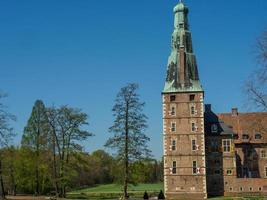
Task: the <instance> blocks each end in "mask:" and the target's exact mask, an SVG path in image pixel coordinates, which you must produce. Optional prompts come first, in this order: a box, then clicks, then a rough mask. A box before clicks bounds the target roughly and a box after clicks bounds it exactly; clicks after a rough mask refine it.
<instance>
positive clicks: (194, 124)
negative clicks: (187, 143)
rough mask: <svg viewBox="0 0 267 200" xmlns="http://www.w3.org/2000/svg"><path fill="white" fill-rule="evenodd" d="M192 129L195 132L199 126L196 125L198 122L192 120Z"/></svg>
mask: <svg viewBox="0 0 267 200" xmlns="http://www.w3.org/2000/svg"><path fill="white" fill-rule="evenodd" d="M191 130H192V132H195V131H196V130H197V127H196V123H195V122H192V124H191Z"/></svg>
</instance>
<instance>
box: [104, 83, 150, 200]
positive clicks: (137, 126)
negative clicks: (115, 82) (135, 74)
mask: <svg viewBox="0 0 267 200" xmlns="http://www.w3.org/2000/svg"><path fill="white" fill-rule="evenodd" d="M137 89H138V85H137V84H133V83H132V84H128V85H127V86H126V87H123V88H121V90H120V92H119V93H118V95H117V98H116V100H115V105H114V107H113V109H112V111H113V116H114V117H115V120H114V124H113V126H111V127H110V129H109V131H110V132H112V133H114V136H113V137H111V138H110V139H109V140H108V141H107V142H106V144H105V146H106V147H109V148H112V149H116V150H117V155H118V158H120V160H122V161H123V162H124V188H123V191H124V199H128V183H129V175H130V174H129V163H130V161H133V160H136V159H141V158H144V157H149V156H150V150H149V149H148V145H147V142H148V141H149V140H150V139H149V138H148V137H147V136H146V135H145V134H144V131H145V129H146V128H147V122H146V119H147V117H146V115H145V114H143V107H144V105H145V103H143V102H140V99H139V95H138V94H137Z"/></svg>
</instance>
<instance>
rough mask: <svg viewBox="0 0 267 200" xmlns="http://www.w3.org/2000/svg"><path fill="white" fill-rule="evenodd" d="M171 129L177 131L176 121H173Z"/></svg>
mask: <svg viewBox="0 0 267 200" xmlns="http://www.w3.org/2000/svg"><path fill="white" fill-rule="evenodd" d="M171 131H172V132H175V131H176V123H175V122H172V123H171Z"/></svg>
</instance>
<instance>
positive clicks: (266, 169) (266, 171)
mask: <svg viewBox="0 0 267 200" xmlns="http://www.w3.org/2000/svg"><path fill="white" fill-rule="evenodd" d="M264 173H265V177H267V166H265V170H264Z"/></svg>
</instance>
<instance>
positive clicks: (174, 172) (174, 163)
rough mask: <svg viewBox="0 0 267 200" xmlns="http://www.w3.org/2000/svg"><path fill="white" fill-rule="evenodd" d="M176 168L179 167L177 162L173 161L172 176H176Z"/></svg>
mask: <svg viewBox="0 0 267 200" xmlns="http://www.w3.org/2000/svg"><path fill="white" fill-rule="evenodd" d="M176 167H177V165H176V161H173V162H172V174H176Z"/></svg>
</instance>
